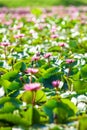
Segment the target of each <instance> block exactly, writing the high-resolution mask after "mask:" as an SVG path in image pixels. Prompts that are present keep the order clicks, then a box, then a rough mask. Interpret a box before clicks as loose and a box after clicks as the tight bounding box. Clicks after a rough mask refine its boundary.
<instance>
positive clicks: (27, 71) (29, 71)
mask: <svg viewBox="0 0 87 130" xmlns="http://www.w3.org/2000/svg"><path fill="white" fill-rule="evenodd" d="M37 72H38V69H36V68H28V69H27V70H25V73H27V74H28V73H31V74H36V73H37Z"/></svg>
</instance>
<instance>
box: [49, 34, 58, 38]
mask: <svg viewBox="0 0 87 130" xmlns="http://www.w3.org/2000/svg"><path fill="white" fill-rule="evenodd" d="M58 37H59V36H58V34H52V35H51V38H58Z"/></svg>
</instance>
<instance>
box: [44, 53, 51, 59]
mask: <svg viewBox="0 0 87 130" xmlns="http://www.w3.org/2000/svg"><path fill="white" fill-rule="evenodd" d="M50 56H52V54H51V53H46V54H45V55H44V58H49V57H50Z"/></svg>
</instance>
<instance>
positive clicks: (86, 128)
mask: <svg viewBox="0 0 87 130" xmlns="http://www.w3.org/2000/svg"><path fill="white" fill-rule="evenodd" d="M78 130H87V117H83V118H82V119H80V121H79V127H78Z"/></svg>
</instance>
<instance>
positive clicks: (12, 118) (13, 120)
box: [0, 113, 29, 126]
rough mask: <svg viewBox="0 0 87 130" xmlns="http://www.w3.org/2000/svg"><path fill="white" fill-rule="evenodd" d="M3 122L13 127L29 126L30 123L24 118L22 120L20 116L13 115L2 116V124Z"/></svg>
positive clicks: (0, 118) (0, 115)
mask: <svg viewBox="0 0 87 130" xmlns="http://www.w3.org/2000/svg"><path fill="white" fill-rule="evenodd" d="M1 121H4V122H6V123H8V124H12V125H18V126H19V125H21V126H29V121H27V120H26V119H24V118H21V117H20V116H19V115H16V114H11V113H6V114H0V122H1Z"/></svg>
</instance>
